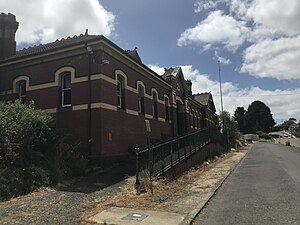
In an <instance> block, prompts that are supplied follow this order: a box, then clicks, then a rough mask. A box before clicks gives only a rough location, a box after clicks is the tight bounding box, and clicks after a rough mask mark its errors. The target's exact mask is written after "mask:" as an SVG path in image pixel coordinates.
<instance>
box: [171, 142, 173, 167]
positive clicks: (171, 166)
mask: <svg viewBox="0 0 300 225" xmlns="http://www.w3.org/2000/svg"><path fill="white" fill-rule="evenodd" d="M171 168H173V142H171Z"/></svg>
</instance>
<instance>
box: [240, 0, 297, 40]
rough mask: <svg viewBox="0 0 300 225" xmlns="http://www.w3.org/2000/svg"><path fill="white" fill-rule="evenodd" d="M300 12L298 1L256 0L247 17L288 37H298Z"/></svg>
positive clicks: (252, 3)
mask: <svg viewBox="0 0 300 225" xmlns="http://www.w3.org/2000/svg"><path fill="white" fill-rule="evenodd" d="M236 1H237V0H236ZM239 1H240V2H241V0H239ZM299 12H300V1H298V0H286V1H282V0H272V1H270V0H255V1H252V2H251V6H250V7H249V8H248V9H247V11H246V15H247V17H248V18H251V19H253V21H254V23H255V24H257V25H262V26H264V27H267V28H270V29H273V30H276V31H277V32H280V33H281V32H282V33H285V34H286V35H297V34H299V32H300V23H299V21H300V13H299Z"/></svg>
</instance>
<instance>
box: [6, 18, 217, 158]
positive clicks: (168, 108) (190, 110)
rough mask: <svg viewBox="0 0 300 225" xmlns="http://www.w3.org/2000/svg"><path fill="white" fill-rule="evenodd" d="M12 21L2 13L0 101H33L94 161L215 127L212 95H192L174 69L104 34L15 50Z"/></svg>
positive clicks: (215, 117) (180, 74)
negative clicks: (154, 66)
mask: <svg viewBox="0 0 300 225" xmlns="http://www.w3.org/2000/svg"><path fill="white" fill-rule="evenodd" d="M18 25H19V24H18V22H16V18H15V16H14V15H12V14H4V13H2V14H1V15H0V47H1V48H0V100H2V101H9V100H16V99H19V100H20V101H22V102H24V103H28V102H29V101H34V105H35V106H36V107H37V108H40V109H43V110H46V111H47V112H49V113H51V114H52V115H53V116H54V118H55V121H56V124H57V126H58V127H59V128H61V129H63V130H64V132H65V133H68V134H71V135H73V136H74V137H77V138H79V139H80V140H81V143H82V147H84V148H85V149H87V150H88V151H89V153H90V154H91V155H94V156H103V157H107V156H125V155H127V154H128V146H129V145H133V144H145V143H146V142H147V138H146V136H147V135H146V128H145V120H149V121H150V124H151V130H152V132H151V138H152V139H156V140H159V139H162V138H167V137H174V136H177V135H182V134H184V133H187V132H193V131H196V130H199V129H203V128H205V127H208V126H217V124H218V116H217V115H216V113H215V111H216V110H215V107H214V103H213V99H212V96H211V94H210V93H204V94H197V95H193V94H192V91H191V86H192V83H191V81H189V80H185V79H184V76H183V73H182V70H181V68H180V67H176V68H169V69H165V73H164V74H163V75H158V74H156V73H155V72H154V71H152V70H151V69H150V68H148V67H147V66H146V65H144V64H143V63H142V60H141V58H140V57H139V55H138V52H137V49H134V50H132V51H124V50H123V49H121V48H120V47H119V46H117V45H116V44H114V43H113V42H111V41H110V40H108V39H107V38H105V37H104V36H102V35H89V34H88V31H86V33H85V34H80V35H79V36H76V35H75V36H73V37H67V38H65V39H64V38H63V39H61V40H56V41H55V42H52V43H48V44H43V45H38V46H33V47H29V48H26V49H23V50H20V51H16V42H15V33H16V31H17V29H18Z"/></svg>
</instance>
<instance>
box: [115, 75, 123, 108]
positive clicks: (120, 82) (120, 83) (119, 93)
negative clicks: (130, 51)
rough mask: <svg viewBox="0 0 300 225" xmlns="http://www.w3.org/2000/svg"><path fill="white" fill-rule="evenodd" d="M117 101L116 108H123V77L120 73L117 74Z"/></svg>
mask: <svg viewBox="0 0 300 225" xmlns="http://www.w3.org/2000/svg"><path fill="white" fill-rule="evenodd" d="M117 102H118V109H125V89H124V78H123V77H122V76H120V75H118V76H117Z"/></svg>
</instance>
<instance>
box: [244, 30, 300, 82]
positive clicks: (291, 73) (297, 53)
mask: <svg viewBox="0 0 300 225" xmlns="http://www.w3.org/2000/svg"><path fill="white" fill-rule="evenodd" d="M299 59H300V35H299V36H297V37H292V38H280V39H278V40H271V39H267V40H264V41H261V42H259V43H256V44H253V45H251V46H250V47H248V48H247V49H246V50H245V51H244V63H243V65H242V68H241V71H242V72H247V73H249V74H252V75H254V76H257V77H273V78H276V79H278V80H291V79H300V64H299Z"/></svg>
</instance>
